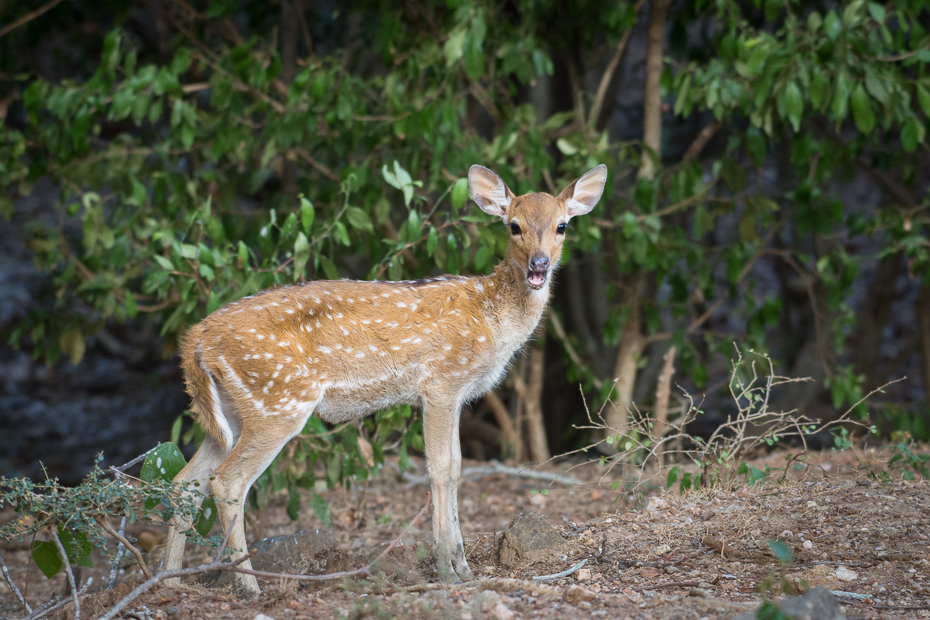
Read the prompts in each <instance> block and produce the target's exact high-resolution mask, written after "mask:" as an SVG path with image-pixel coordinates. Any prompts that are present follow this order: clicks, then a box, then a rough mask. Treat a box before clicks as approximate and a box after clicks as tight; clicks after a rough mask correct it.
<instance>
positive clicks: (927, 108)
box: [917, 84, 930, 117]
mask: <svg viewBox="0 0 930 620" xmlns="http://www.w3.org/2000/svg"><path fill="white" fill-rule="evenodd" d="M917 101H918V102H920V109H921V110H923V111H924V114H926V115H927V116H928V117H930V91H928V90H927V89H926V88H924V86H923V85H922V84H918V85H917Z"/></svg>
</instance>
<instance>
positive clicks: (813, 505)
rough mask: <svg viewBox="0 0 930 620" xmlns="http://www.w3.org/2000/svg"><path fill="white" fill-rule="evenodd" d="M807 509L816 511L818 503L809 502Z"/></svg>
mask: <svg viewBox="0 0 930 620" xmlns="http://www.w3.org/2000/svg"><path fill="white" fill-rule="evenodd" d="M807 507H808V508H811V509H814V510H816V509H817V502H814V501H810V502H807Z"/></svg>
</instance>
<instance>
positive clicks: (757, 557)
mask: <svg viewBox="0 0 930 620" xmlns="http://www.w3.org/2000/svg"><path fill="white" fill-rule="evenodd" d="M891 455H892V452H891V450H890V449H885V450H877V451H861V452H859V451H848V452H843V453H821V454H817V455H814V456H813V457H812V458H811V459H810V460H809V461H808V467H807V469H806V470H805V471H804V472H801V473H799V474H798V475H797V476H795V477H794V478H793V479H791V480H789V481H785V482H781V483H779V482H778V481H777V480H776V479H775V478H774V477H773V478H772V479H770V480H767V481H766V482H764V483H763V484H758V485H754V486H747V485H746V484H745V482H739V483H734V484H730V485H726V486H721V487H717V488H714V489H711V490H707V491H691V492H689V493H686V494H684V495H680V494H678V493H677V492H670V491H667V490H664V489H661V488H657V487H656V486H655V485H653V486H652V487H651V488H650V487H649V486H644V487H640V488H639V489H638V490H636V491H634V492H623V493H620V494H618V493H617V492H614V491H611V490H610V486H609V484H608V483H607V482H602V483H601V484H598V480H597V477H598V475H600V474H601V473H602V470H599V469H597V468H596V466H594V467H591V466H586V467H584V468H580V469H576V470H574V471H572V472H571V475H572V476H575V477H576V478H581V479H584V480H585V481H586V484H584V485H565V484H559V483H553V484H551V485H549V486H548V493H547V494H542V493H539V492H538V491H539V490H540V489H541V488H544V486H545V484H546V483H541V482H540V481H538V480H533V479H528V478H525V477H522V476H518V475H510V474H493V475H490V476H483V477H477V478H475V477H473V478H467V479H466V480H465V481H463V483H462V487H461V493H460V497H461V501H460V504H461V513H462V514H461V518H462V526H463V531H464V534H465V540H466V549H467V554H468V560H469V563H470V565H471V567H472V568H473V570H474V571H475V574H476V575H477V576H478V580H477V581H475V582H470V583H463V584H458V585H453V586H445V585H442V584H440V583H438V580H437V575H436V574H435V570H434V568H433V565H432V560H431V559H430V537H431V535H430V523H429V519H426V520H425V521H423V522H422V523H419V524H418V525H417V526H416V527H415V528H414V529H413V530H412V531H410V532H409V533H408V534H407V535H406V536H404V537H403V543H404V544H403V546H402V547H401V548H398V549H395V550H394V551H392V552H391V553H390V554H389V555H388V556H387V557H386V559H385V560H384V561H383V562H382V568H383V572H376V574H375V575H374V576H372V577H371V578H370V579H365V580H362V579H351V580H342V581H337V582H334V583H333V582H331V583H326V584H320V583H312V584H309V585H307V584H303V585H301V584H297V583H295V582H293V581H286V580H284V579H260V582H261V583H262V587H263V590H264V591H263V593H262V594H261V596H259V597H258V598H256V599H253V600H250V601H243V600H240V599H238V598H236V597H235V596H234V595H233V593H232V592H231V590H230V588H229V586H228V585H223V580H222V579H221V580H219V582H215V583H213V585H212V586H210V587H206V586H204V585H203V584H202V583H198V582H196V581H194V580H191V581H190V582H185V583H184V584H183V585H182V586H180V587H168V586H160V587H158V588H156V589H154V590H153V591H151V592H149V593H148V594H146V595H144V596H142V597H141V598H139V599H137V600H136V601H134V602H133V603H132V604H131V605H130V606H129V608H128V610H127V611H126V612H125V613H124V614H123V615H122V617H126V618H130V617H131V618H137V619H140V620H149V619H152V620H182V619H187V618H204V617H210V618H216V619H217V620H219V619H248V620H252V619H253V618H255V617H256V616H257V615H258V614H265V615H266V616H268V617H271V618H274V619H277V620H281V619H283V618H367V617H371V618H389V617H397V616H405V617H409V618H439V617H444V618H461V619H469V618H472V619H480V618H493V619H495V620H507V619H508V618H530V617H532V618H553V619H554V618H566V617H567V618H576V617H577V618H580V617H590V618H598V617H603V618H650V619H660V620H664V619H672V618H681V619H694V620H699V619H708V620H710V619H716V618H720V619H729V618H734V617H736V616H738V615H739V614H740V613H744V612H746V611H752V610H754V609H756V608H757V607H758V605H759V604H760V601H761V600H762V599H761V596H760V588H763V587H764V586H766V585H775V584H781V583H788V584H790V586H792V587H794V588H796V589H797V590H799V591H805V590H809V589H811V588H815V587H822V588H826V589H827V590H830V591H833V592H834V593H839V594H835V597H836V598H837V600H838V601H839V603H840V612H841V615H839V616H836V617H843V616H842V614H845V617H849V618H854V617H855V618H925V617H930V538H928V537H930V481H928V480H921V479H917V480H914V481H907V480H902V479H901V474H900V470H894V471H891V472H890V474H891V480H888V479H887V478H886V476H885V475H884V474H886V473H888V472H889V470H888V461H889V459H890V457H891ZM784 462H785V455H784V453H773V454H771V455H769V456H768V457H766V458H765V459H763V460H760V461H758V462H756V463H755V464H756V465H757V466H759V467H763V466H764V465H765V464H769V465H770V466H772V467H775V466H777V465H778V464H779V463H784ZM468 465H475V464H474V463H472V464H468V463H466V466H468ZM563 468H564V466H563ZM544 469H548V470H549V471H556V470H557V469H558V468H556V467H550V468H544ZM641 491H646V493H644V494H643V493H641ZM426 492H427V486H426V485H424V484H422V483H421V482H420V479H419V478H418V477H417V476H416V475H414V476H409V475H408V476H407V478H406V479H405V478H404V477H402V476H400V475H398V474H397V472H396V469H393V468H392V467H387V468H386V469H385V471H384V472H383V473H382V474H381V475H380V476H379V477H378V478H377V479H376V480H374V481H372V482H370V484H369V485H368V486H367V487H353V489H351V490H348V491H346V490H331V491H328V492H326V493H325V494H324V495H325V496H326V499H327V500H328V501H329V502H330V505H331V507H332V514H333V516H334V522H333V523H332V525H331V527H329V528H322V524H321V523H320V522H319V521H318V520H317V519H316V517H314V516H313V514H312V512H311V511H310V510H309V509H305V510H303V511H301V514H300V519H299V520H298V521H297V522H292V521H290V520H289V519H288V517H287V515H286V511H285V502H286V497H283V496H282V497H279V498H276V500H275V501H274V502H272V504H271V505H270V506H269V507H268V508H266V509H265V510H263V511H261V512H259V513H252V514H250V515H249V517H248V523H249V537H250V539H251V540H256V541H258V540H260V539H263V538H267V537H269V536H273V535H292V534H295V533H298V532H304V534H302V535H301V536H300V537H298V538H296V539H295V538H293V537H288V536H285V538H284V539H282V540H279V541H277V542H278V544H271V543H263V545H262V546H263V547H264V549H263V551H262V553H260V554H259V558H260V559H259V560H258V561H257V562H256V563H257V564H258V563H261V565H262V566H263V567H264V568H265V569H266V570H286V571H306V572H313V573H322V572H332V571H337V570H346V569H351V568H357V567H359V566H362V565H364V564H366V563H367V562H369V561H370V560H371V559H372V558H373V557H374V556H377V555H378V554H379V553H381V551H382V550H383V549H384V548H385V545H387V544H388V542H389V541H390V540H392V539H393V538H395V537H397V536H398V534H399V533H401V532H402V531H403V530H404V525H405V524H406V523H407V522H408V521H409V520H410V519H411V518H412V517H413V515H415V514H416V513H417V511H418V510H419V508H420V507H421V505H422V504H423V502H424V501H425V498H426ZM130 533H131V534H132V535H133V536H135V537H137V538H139V539H140V544H142V543H143V542H144V543H145V546H146V547H147V548H150V549H151V551H150V552H149V553H148V554H147V555H149V556H151V558H150V560H149V562H150V563H153V564H155V565H157V558H158V556H159V554H160V548H159V547H158V546H157V544H158V543H159V542H160V540H161V538H162V537H163V535H164V533H163V532H161V531H157V529H152V528H148V529H145V530H141V529H136V530H133V529H132V528H130ZM770 539H780V540H782V541H784V542H785V543H786V544H787V545H788V546H789V547H790V549H791V550H792V552H793V557H794V559H793V561H792V562H791V563H790V564H788V565H786V566H784V567H783V566H781V565H780V564H779V563H778V562H777V561H776V559H775V557H774V556H773V554H772V553H771V551H770V550H769V547H768V545H767V544H766V541H768V540H770ZM0 555H2V556H3V557H4V558H5V560H6V562H7V564H8V565H9V566H10V570H11V571H12V575H13V578H14V579H15V580H16V581H17V582H18V583H19V584H20V585H21V586H23V587H24V589H26V591H27V597H28V598H29V599H30V600H31V601H33V602H37V601H42V600H46V599H47V598H48V597H49V596H51V595H52V594H53V593H55V592H61V591H62V589H63V588H64V578H63V576H62V575H59V576H58V577H56V578H55V579H53V580H51V581H47V580H46V579H45V578H44V577H43V576H42V575H41V574H39V573H38V572H37V570H36V569H35V567H34V566H31V567H30V563H29V561H28V555H27V552H26V551H23V550H16V549H9V548H8V549H3V548H0ZM206 559H207V553H206V552H205V551H204V550H199V551H198V549H197V548H194V547H190V546H189V548H188V557H187V563H188V565H195V564H197V563H198V562H201V561H205V560H206ZM581 562H584V564H583V565H582V566H581V567H580V568H577V569H576V570H575V571H574V572H572V573H571V574H569V575H567V576H565V577H561V578H554V579H550V580H547V581H545V582H533V581H532V579H533V577H538V576H546V575H552V574H555V573H559V572H563V571H566V570H570V569H571V568H573V567H577V565H578V564H579V563H581ZM96 564H97V566H98V568H97V569H95V570H94V571H91V570H87V569H85V570H84V571H83V572H82V573H81V574H80V575H79V578H80V579H81V580H83V581H84V582H86V581H87V580H89V579H91V578H93V579H94V583H95V584H96V585H92V586H91V588H90V589H89V590H90V591H91V594H89V595H88V596H87V597H86V598H85V599H84V603H83V615H84V617H97V616H98V615H99V613H100V612H101V611H104V610H105V609H107V608H109V607H110V606H112V604H113V603H114V602H115V601H116V600H118V599H119V598H120V597H121V596H123V595H125V594H126V593H127V592H128V591H129V589H130V586H131V585H132V584H133V583H136V582H138V570H137V568H136V567H135V566H134V565H133V564H132V563H127V564H126V566H125V567H124V571H123V573H122V574H121V577H120V581H121V584H120V586H118V588H117V590H115V591H111V592H96V593H94V592H93V590H96V589H97V588H98V587H99V585H100V584H101V583H102V582H103V581H105V573H106V562H105V561H103V560H102V558H101V561H98V562H97V563H96ZM844 593H845V594H844ZM0 614H2V615H5V616H18V615H21V614H20V613H19V612H18V610H17V608H16V605H15V601H14V600H13V597H12V596H11V594H10V591H9V589H8V588H7V586H6V584H3V585H0ZM62 617H71V615H70V611H65V612H64V613H63V615H62Z"/></svg>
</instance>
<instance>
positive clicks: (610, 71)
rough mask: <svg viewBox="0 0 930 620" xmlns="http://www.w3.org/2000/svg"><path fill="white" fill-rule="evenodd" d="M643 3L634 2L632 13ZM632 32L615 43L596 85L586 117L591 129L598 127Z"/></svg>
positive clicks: (628, 31)
mask: <svg viewBox="0 0 930 620" xmlns="http://www.w3.org/2000/svg"><path fill="white" fill-rule="evenodd" d="M645 3H646V0H636V4H635V5H633V12H634V13H639V10H640V9H641V8H642V7H643V4H645ZM632 32H633V28H632V27H631V28H629V29H628V30H626V31H625V32H624V33H623V35H622V36H621V37H620V40H619V41H617V46H616V47H615V48H614V55H613V56H612V57H611V58H610V62H608V63H607V68H606V69H604V75H602V76H601V82H600V84H598V85H597V93H596V94H595V95H594V103H593V104H592V105H591V113H590V114H589V115H588V124H589V125H591V128H592V129H597V127H598V125H599V123H598V117H600V115H601V108H602V107H603V106H604V98H605V97H606V96H607V89H608V87H609V86H610V82H611V81H612V80H613V78H614V74H616V72H617V67H619V66H620V60H621V59H622V58H623V53H624V52H625V51H626V45H627V43H628V42H629V40H630V34H631V33H632Z"/></svg>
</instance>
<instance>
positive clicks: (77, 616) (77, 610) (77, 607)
mask: <svg viewBox="0 0 930 620" xmlns="http://www.w3.org/2000/svg"><path fill="white" fill-rule="evenodd" d="M52 540H54V541H55V546H56V547H58V553H60V554H61V563H62V564H64V566H65V574H66V575H68V585H70V586H71V597H72V599H73V600H74V620H81V601H80V599H79V597H78V589H77V583H75V581H74V571H72V570H71V562H69V561H68V553H67V552H66V551H65V546H64V545H63V544H61V538H59V537H58V528H56V527H53V528H52Z"/></svg>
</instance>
